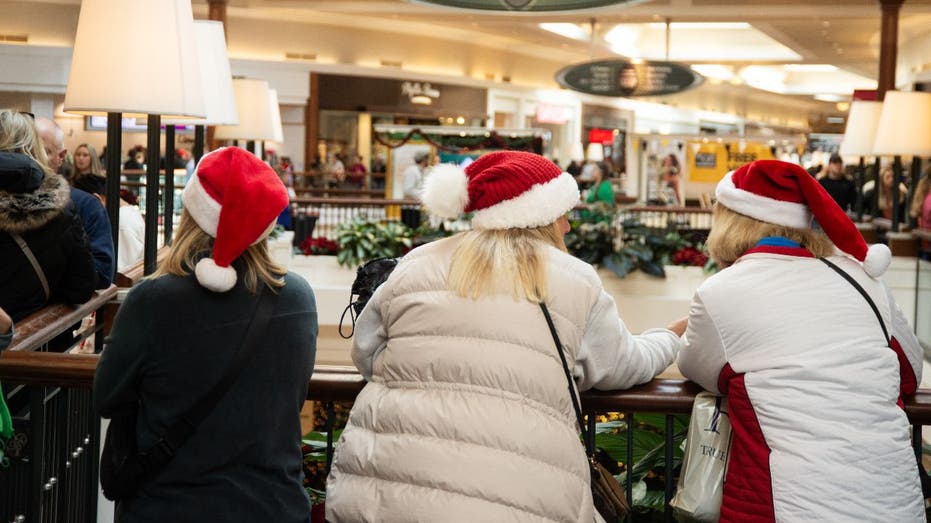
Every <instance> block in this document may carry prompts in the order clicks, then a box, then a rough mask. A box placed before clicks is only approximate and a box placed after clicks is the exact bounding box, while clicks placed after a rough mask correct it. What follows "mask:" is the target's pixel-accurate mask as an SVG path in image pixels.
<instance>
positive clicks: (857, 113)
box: [840, 100, 883, 156]
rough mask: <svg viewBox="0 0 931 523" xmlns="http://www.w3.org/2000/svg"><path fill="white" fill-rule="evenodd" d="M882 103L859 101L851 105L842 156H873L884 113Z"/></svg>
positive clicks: (841, 149) (841, 147) (841, 145)
mask: <svg viewBox="0 0 931 523" xmlns="http://www.w3.org/2000/svg"><path fill="white" fill-rule="evenodd" d="M882 109H883V103H882V102H872V101H865V100H858V101H855V102H853V103H852V104H851V105H850V114H848V115H847V128H846V129H845V130H844V141H843V142H841V144H840V155H841V156H872V155H873V144H874V143H875V142H876V127H877V126H878V125H879V115H880V113H881V112H882Z"/></svg>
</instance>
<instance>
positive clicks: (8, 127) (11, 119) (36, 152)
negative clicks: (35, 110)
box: [0, 109, 54, 175]
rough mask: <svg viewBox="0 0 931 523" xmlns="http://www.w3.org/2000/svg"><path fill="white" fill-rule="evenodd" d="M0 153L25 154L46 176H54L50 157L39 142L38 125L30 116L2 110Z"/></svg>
mask: <svg viewBox="0 0 931 523" xmlns="http://www.w3.org/2000/svg"><path fill="white" fill-rule="evenodd" d="M0 151H2V152H8V153H20V154H25V155H26V156H28V157H30V158H32V159H33V160H35V161H36V163H38V164H39V165H40V166H41V167H42V170H43V171H45V174H46V175H51V174H54V173H53V172H52V170H51V169H49V167H48V156H47V155H46V154H45V148H44V147H42V142H41V141H39V134H38V133H37V132H36V123H35V122H34V121H32V119H31V118H30V117H28V116H25V115H23V114H20V113H17V112H16V111H11V110H9V109H3V110H0Z"/></svg>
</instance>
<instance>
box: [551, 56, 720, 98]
mask: <svg viewBox="0 0 931 523" xmlns="http://www.w3.org/2000/svg"><path fill="white" fill-rule="evenodd" d="M556 81H557V82H559V85H562V86H563V87H567V88H569V89H573V90H575V91H580V92H583V93H588V94H598V95H602V96H657V95H663V94H673V93H680V92H682V91H685V90H687V89H691V88H693V87H697V86H699V85H701V83H702V81H703V77H702V76H701V75H700V74H698V73H696V72H695V71H693V70H691V69H690V68H688V67H687V66H685V65H682V64H677V63H675V62H654V61H642V62H631V61H629V60H599V61H597V62H587V63H584V64H577V65H572V66H569V67H566V68H563V69H561V70H560V71H559V72H557V73H556Z"/></svg>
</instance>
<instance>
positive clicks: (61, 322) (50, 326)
mask: <svg viewBox="0 0 931 523" xmlns="http://www.w3.org/2000/svg"><path fill="white" fill-rule="evenodd" d="M116 292H117V289H116V286H114V285H111V286H110V287H109V288H107V289H103V290H100V291H97V292H96V293H95V294H94V296H93V297H92V298H91V299H90V300H88V301H87V303H82V304H80V305H77V306H71V305H63V304H54V305H50V306H48V307H45V308H44V309H41V310H38V311H36V312H34V313H32V314H30V315H29V316H27V317H26V318H24V319H22V320H20V321H18V322H16V333H15V334H14V336H13V343H12V344H11V345H10V346H9V347H8V348H7V351H10V352H20V351H26V352H28V351H36V350H40V349H41V348H42V347H43V346H44V345H45V344H46V343H48V342H49V341H51V340H52V339H53V338H55V337H56V336H58V335H59V334H61V333H63V332H66V331H67V330H68V329H70V328H71V327H72V326H73V325H74V324H76V323H79V322H80V321H81V320H82V319H83V318H85V317H86V316H89V315H90V314H91V313H93V312H96V311H98V310H100V309H101V308H102V307H103V306H104V305H106V304H107V302H109V301H110V300H112V299H113V298H114V297H116Z"/></svg>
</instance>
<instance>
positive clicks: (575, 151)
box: [569, 142, 585, 161]
mask: <svg viewBox="0 0 931 523" xmlns="http://www.w3.org/2000/svg"><path fill="white" fill-rule="evenodd" d="M569 159H570V160H579V161H581V160H584V159H585V148H584V147H582V142H575V143H573V144H572V148H571V149H570V150H569Z"/></svg>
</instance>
